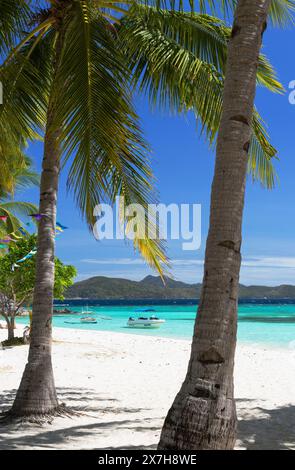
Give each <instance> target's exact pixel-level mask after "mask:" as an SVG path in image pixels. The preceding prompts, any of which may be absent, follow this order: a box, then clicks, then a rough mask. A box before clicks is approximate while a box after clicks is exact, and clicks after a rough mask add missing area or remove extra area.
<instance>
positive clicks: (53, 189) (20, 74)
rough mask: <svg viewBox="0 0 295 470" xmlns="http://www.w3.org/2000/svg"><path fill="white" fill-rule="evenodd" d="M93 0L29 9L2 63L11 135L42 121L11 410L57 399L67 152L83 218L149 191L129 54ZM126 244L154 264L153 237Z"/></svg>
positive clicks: (158, 259) (45, 407)
mask: <svg viewBox="0 0 295 470" xmlns="http://www.w3.org/2000/svg"><path fill="white" fill-rule="evenodd" d="M96 3H98V2H84V1H73V2H72V1H51V2H47V6H48V8H47V9H41V10H38V11H34V12H32V14H31V21H30V24H29V27H28V28H27V29H29V30H30V31H29V33H28V35H26V36H24V37H23V36H22V35H21V34H20V36H21V37H20V43H19V44H18V45H17V46H16V47H15V48H14V50H13V52H12V53H11V54H10V55H8V57H7V58H6V61H5V63H4V65H3V66H2V69H1V78H2V82H3V83H4V85H5V86H6V94H7V99H6V102H5V103H4V106H3V109H1V122H2V123H6V122H9V123H10V127H11V132H14V135H15V134H16V133H17V130H18V129H19V128H20V123H24V124H25V128H26V129H29V128H30V127H31V128H32V129H33V130H34V131H35V130H36V129H41V130H42V129H43V128H44V156H43V166H42V177H41V185H40V206H39V212H40V214H41V220H40V223H39V227H38V253H37V256H36V284H35V290H34V298H33V321H32V329H31V343H30V351H29V358H28V363H27V365H26V368H25V371H24V374H23V377H22V381H21V385H20V388H19V390H18V393H17V396H16V399H15V402H14V404H13V407H12V410H11V414H12V415H29V414H38V415H42V414H45V413H53V412H56V411H57V410H58V408H59V405H58V401H57V396H56V391H55V386H54V379H53V373H52V364H51V320H52V302H53V282H54V264H53V261H52V260H53V259H54V235H55V220H56V204H57V190H58V178H59V173H60V170H61V167H62V165H64V164H65V163H66V162H69V161H70V171H69V176H68V186H69V188H70V189H72V190H73V192H74V196H75V199H76V202H77V204H78V207H79V208H80V210H81V212H82V214H83V216H84V217H85V218H86V220H87V222H88V224H89V226H92V225H93V223H94V222H95V217H94V215H93V210H94V208H95V206H96V205H97V204H98V203H100V202H101V201H102V200H105V199H106V198H107V199H109V200H110V201H113V200H114V197H115V195H121V196H122V197H123V198H124V202H125V204H130V203H134V202H135V203H137V204H141V205H142V206H143V207H145V208H146V207H147V204H148V203H149V202H153V200H154V199H153V190H152V186H151V183H150V180H151V176H152V175H151V170H150V168H149V164H148V161H147V160H148V159H147V151H148V146H147V144H146V143H145V141H144V139H143V136H142V133H141V130H140V127H139V125H138V118H137V116H136V114H135V112H134V110H133V107H132V103H131V99H130V91H129V86H128V82H129V70H128V67H127V63H126V61H125V60H124V56H123V55H122V53H121V51H120V48H119V46H118V44H117V41H116V35H115V34H114V31H113V29H112V27H111V25H110V23H109V21H108V19H107V18H108V17H109V14H108V13H105V12H104V11H103V10H100V9H98V8H95V7H96V5H95V4H96ZM98 6H100V3H99V5H98ZM102 6H103V3H102ZM26 137H27V136H26ZM123 216H124V214H123ZM127 222H128V220H127ZM141 223H142V224H146V226H147V232H149V233H150V230H152V231H153V230H155V227H154V224H153V222H152V221H150V220H147V217H145V219H144V220H143V221H141ZM128 227H129V224H128V223H127V229H128ZM138 233H140V234H142V230H138ZM134 245H135V247H136V248H138V249H139V250H140V252H141V253H142V254H143V256H144V257H145V259H147V261H148V262H149V263H150V264H151V265H152V266H154V267H156V268H157V269H158V271H159V272H160V273H162V269H163V268H162V264H163V263H165V262H166V257H165V254H164V251H163V247H162V244H161V242H160V241H159V240H157V239H156V238H153V239H151V238H143V239H142V238H139V237H137V236H135V238H134Z"/></svg>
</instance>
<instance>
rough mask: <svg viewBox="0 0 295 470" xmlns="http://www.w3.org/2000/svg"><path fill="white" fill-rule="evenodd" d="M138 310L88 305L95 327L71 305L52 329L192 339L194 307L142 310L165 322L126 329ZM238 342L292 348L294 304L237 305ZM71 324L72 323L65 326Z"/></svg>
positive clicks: (125, 306) (21, 321)
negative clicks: (82, 319)
mask: <svg viewBox="0 0 295 470" xmlns="http://www.w3.org/2000/svg"><path fill="white" fill-rule="evenodd" d="M142 304H143V302H141V305H140V306H127V305H120V306H115V305H100V306H97V305H96V306H93V305H91V301H89V304H88V306H89V311H91V313H90V312H89V315H91V316H92V317H96V318H97V320H98V323H97V324H81V323H80V316H81V315H80V314H81V311H82V308H83V306H82V305H81V301H80V302H78V305H77V303H76V305H75V303H71V305H70V307H68V308H71V310H73V311H75V312H76V313H73V314H72V315H70V314H67V315H58V316H54V319H53V324H54V326H58V327H64V328H79V329H86V330H100V331H117V332H120V333H129V334H130V333H131V334H137V335H152V336H159V337H169V338H178V339H191V337H192V333H193V326H194V320H195V316H196V305H152V303H150V304H148V303H146V304H145V305H144V306H145V307H149V306H151V305H152V308H154V309H155V310H156V315H158V316H159V317H161V318H163V319H165V320H166V323H164V324H163V325H162V326H161V328H159V329H156V330H141V329H131V328H128V327H127V326H126V322H127V320H128V317H129V316H134V317H136V316H139V313H138V312H136V310H137V309H138V308H141V307H142ZM238 318H239V321H238V341H240V342H244V343H254V344H259V345H266V346H279V347H284V348H292V349H294V348H295V302H294V303H288V304H284V303H271V304H270V303H268V304H263V303H261V304H260V303H253V302H251V303H244V304H241V305H239V315H238ZM18 322H19V323H27V319H26V318H19V319H18ZM66 322H72V323H66Z"/></svg>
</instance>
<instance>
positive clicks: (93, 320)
mask: <svg viewBox="0 0 295 470" xmlns="http://www.w3.org/2000/svg"><path fill="white" fill-rule="evenodd" d="M80 322H81V323H97V320H96V318H93V317H83V318H80Z"/></svg>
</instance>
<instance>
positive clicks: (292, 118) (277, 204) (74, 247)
mask: <svg viewBox="0 0 295 470" xmlns="http://www.w3.org/2000/svg"><path fill="white" fill-rule="evenodd" d="M294 40H295V31H294V29H293V30H291V29H289V30H281V31H280V30H278V29H272V28H270V27H269V29H268V30H267V31H266V33H265V36H264V49H263V51H264V53H266V54H267V55H268V57H269V58H270V59H271V61H272V63H273V64H274V66H275V68H276V69H277V72H278V75H279V78H280V80H281V81H282V83H283V85H284V86H285V88H286V94H285V95H283V96H278V95H273V94H271V93H269V92H267V91H265V90H262V89H259V90H258V92H257V99H256V104H257V106H258V109H259V111H260V113H261V114H262V116H263V117H264V119H265V120H266V122H267V124H268V131H269V134H270V136H271V141H272V143H273V145H275V146H276V148H277V149H278V150H279V157H280V160H279V161H278V162H277V163H276V168H277V172H278V175H279V179H280V181H279V183H278V184H277V185H276V188H275V189H274V190H272V191H267V190H265V189H263V188H261V187H260V185H259V184H258V183H256V184H253V183H252V182H251V181H250V180H249V181H248V185H247V193H246V205H245V216H244V225H243V246H242V251H243V265H242V270H241V282H242V283H244V284H247V285H248V284H264V285H265V284H266V285H278V284H283V283H291V284H295V207H294V194H295V191H294V183H295V151H294V135H295V105H293V106H292V105H291V104H290V103H289V101H288V94H289V90H288V85H289V82H290V81H291V80H295V66H294V65H293V60H292V59H293V56H294V54H293V52H294V49H293V47H292V45H293V44H294ZM292 49H293V50H292ZM136 107H137V110H138V113H139V115H140V116H141V118H142V126H143V129H144V131H145V135H146V137H147V138H148V140H149V142H150V143H151V145H152V148H153V155H152V166H153V170H154V173H155V176H156V179H157V189H158V192H159V200H160V201H161V202H164V203H178V204H179V203H190V204H192V203H198V204H201V205H202V243H201V247H200V249H199V250H197V251H183V250H182V248H181V242H180V241H168V243H167V252H168V255H169V257H170V259H171V262H172V267H173V270H172V274H173V275H174V277H175V278H176V279H179V280H183V281H186V282H200V281H201V279H202V262H203V257H204V249H205V243H206V234H207V230H208V217H209V200H210V187H211V181H212V176H213V169H214V153H213V152H211V151H209V150H208V145H207V143H206V142H205V141H204V139H202V138H200V136H199V134H198V133H197V132H196V125H195V121H194V118H193V117H192V116H186V117H185V118H184V117H176V116H169V115H167V114H164V113H161V112H159V111H153V112H152V111H151V110H150V109H149V106H148V103H147V101H146V99H145V98H143V97H137V98H136ZM29 153H30V154H31V155H32V156H33V158H34V160H35V162H36V167H37V168H38V169H39V168H40V164H41V158H42V145H41V144H34V145H31V147H30V149H29ZM65 181H66V174H63V176H62V178H61V185H60V192H59V206H58V220H59V221H60V222H61V223H62V224H64V225H67V226H69V230H66V231H64V232H63V234H62V235H60V236H59V237H58V239H57V244H56V248H57V255H58V256H59V257H60V258H61V259H62V260H63V261H64V262H68V263H72V264H74V265H75V266H76V267H77V269H78V272H79V275H78V279H85V278H87V277H90V276H95V275H105V276H114V277H124V278H129V279H136V280H139V279H141V278H143V277H144V276H145V275H147V274H151V273H152V271H151V270H150V268H148V267H147V266H146V265H145V264H144V263H143V262H142V261H141V259H140V258H139V256H138V255H137V254H136V253H134V250H133V247H132V244H130V242H129V244H126V243H124V242H122V241H116V240H113V241H96V240H95V239H94V238H93V236H92V235H91V234H90V233H89V231H88V229H87V226H86V224H85V223H84V222H83V221H82V220H81V217H80V215H79V213H78V211H77V209H76V208H75V205H74V202H73V199H72V197H71V195H67V194H66V189H65ZM26 196H27V198H28V199H30V200H32V201H34V202H37V201H38V193H37V191H36V190H30V191H28V192H27V194H26Z"/></svg>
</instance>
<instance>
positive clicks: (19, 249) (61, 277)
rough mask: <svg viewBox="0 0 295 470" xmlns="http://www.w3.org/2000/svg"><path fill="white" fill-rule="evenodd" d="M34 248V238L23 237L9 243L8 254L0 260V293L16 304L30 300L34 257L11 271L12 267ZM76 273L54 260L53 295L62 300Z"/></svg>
mask: <svg viewBox="0 0 295 470" xmlns="http://www.w3.org/2000/svg"><path fill="white" fill-rule="evenodd" d="M35 247H36V236H35V235H31V236H28V237H23V238H21V239H20V240H18V241H17V242H15V243H13V242H12V243H10V244H9V248H8V252H7V254H5V255H4V256H3V257H2V258H1V259H0V292H1V294H3V295H5V296H7V298H9V299H11V300H13V301H14V302H16V303H23V302H26V303H28V302H30V301H31V299H32V294H33V289H34V283H35V276H36V268H35V257H34V256H33V257H32V258H29V259H27V260H26V261H25V262H23V263H20V264H19V266H20V267H19V268H15V270H14V271H12V269H11V268H12V265H13V264H14V263H16V261H17V260H19V259H21V258H23V257H24V256H25V255H27V254H28V253H29V252H30V251H31V250H33V249H34V248H35ZM76 274H77V272H76V269H75V268H74V266H71V265H64V264H63V263H62V262H61V261H60V260H59V259H58V258H55V284H54V295H55V297H56V298H58V299H62V298H63V293H64V291H65V290H66V289H67V288H68V287H69V286H71V285H72V283H73V279H74V277H75V276H76Z"/></svg>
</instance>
